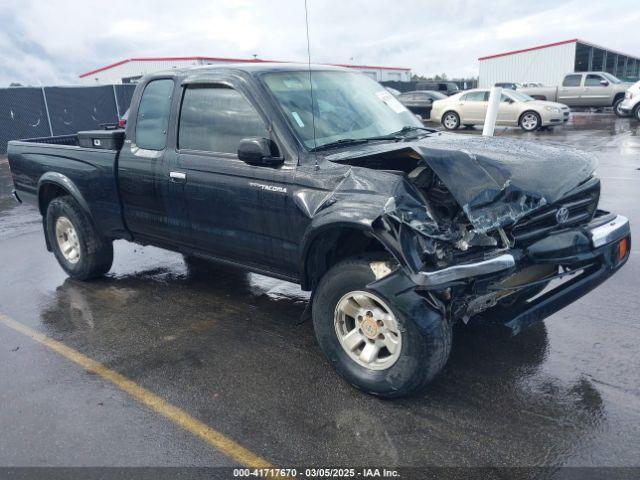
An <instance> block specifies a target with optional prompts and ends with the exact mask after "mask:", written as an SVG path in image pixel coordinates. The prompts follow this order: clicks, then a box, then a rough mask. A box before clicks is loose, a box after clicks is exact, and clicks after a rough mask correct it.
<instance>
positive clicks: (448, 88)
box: [415, 81, 460, 95]
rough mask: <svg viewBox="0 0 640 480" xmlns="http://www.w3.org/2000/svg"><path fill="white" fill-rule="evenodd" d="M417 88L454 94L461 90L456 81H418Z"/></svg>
mask: <svg viewBox="0 0 640 480" xmlns="http://www.w3.org/2000/svg"><path fill="white" fill-rule="evenodd" d="M415 88H416V90H431V91H433V92H440V93H443V94H445V95H454V94H456V93H458V92H459V91H460V89H459V88H458V85H457V84H456V83H455V82H446V81H443V82H418V83H416V87H415Z"/></svg>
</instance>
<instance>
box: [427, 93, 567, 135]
mask: <svg viewBox="0 0 640 480" xmlns="http://www.w3.org/2000/svg"><path fill="white" fill-rule="evenodd" d="M488 106H489V90H486V89H474V90H467V91H466V92H462V93H459V94H457V95H453V96H451V97H447V98H446V99H444V100H438V101H436V102H433V106H432V108H431V121H432V122H441V123H442V125H443V126H444V128H446V129H447V130H456V129H457V128H458V127H460V125H464V126H465V127H470V126H473V125H481V124H483V123H484V120H485V117H486V116H487V109H488ZM569 113H570V111H569V107H567V106H566V105H562V104H561V103H555V102H545V101H542V100H534V99H533V98H531V97H530V96H528V95H525V94H523V93H520V92H517V91H513V90H503V92H502V96H501V98H500V107H499V109H498V118H497V120H496V124H497V125H506V126H512V127H520V128H522V129H523V130H525V131H527V132H532V131H534V130H538V129H539V128H542V127H552V126H554V125H561V124H563V123H565V122H566V121H568V120H569Z"/></svg>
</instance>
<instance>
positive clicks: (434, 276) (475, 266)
mask: <svg viewBox="0 0 640 480" xmlns="http://www.w3.org/2000/svg"><path fill="white" fill-rule="evenodd" d="M515 266H516V260H515V258H514V257H513V255H511V254H509V253H505V254H503V255H500V256H498V257H495V258H490V259H489V260H482V261H480V262H475V263H466V264H462V265H454V266H452V267H448V268H443V269H442V270H434V271H433V272H419V273H418V274H417V275H414V278H413V281H414V282H415V283H417V284H418V285H420V286H423V287H433V286H435V285H443V284H446V283H449V282H453V281H455V280H460V279H462V278H469V277H478V276H480V275H487V274H489V273H496V272H500V271H502V270H508V269H510V268H513V267H515Z"/></svg>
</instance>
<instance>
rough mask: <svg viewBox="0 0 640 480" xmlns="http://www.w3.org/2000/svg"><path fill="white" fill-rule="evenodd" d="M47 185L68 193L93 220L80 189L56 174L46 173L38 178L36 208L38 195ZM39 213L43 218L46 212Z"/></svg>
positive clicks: (66, 178) (69, 180) (67, 178)
mask: <svg viewBox="0 0 640 480" xmlns="http://www.w3.org/2000/svg"><path fill="white" fill-rule="evenodd" d="M47 184H52V185H56V186H58V187H60V188H62V189H63V190H66V191H67V192H69V195H71V196H72V197H73V198H74V200H75V201H76V202H78V204H79V205H80V208H82V209H83V210H84V211H85V212H86V213H87V214H88V215H89V217H91V218H93V216H92V215H91V209H90V208H89V204H88V203H87V201H86V200H85V198H84V196H83V195H82V193H80V189H79V188H78V187H77V186H76V184H75V183H73V181H72V180H71V179H70V178H69V177H67V176H66V175H63V174H61V173H58V172H46V173H45V174H44V175H42V177H40V180H38V207H40V193H41V192H42V188H43V187H44V186H45V185H47ZM40 213H42V215H43V216H44V215H46V213H47V212H43V211H42V210H40Z"/></svg>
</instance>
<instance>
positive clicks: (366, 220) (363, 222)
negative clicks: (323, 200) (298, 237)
mask: <svg viewBox="0 0 640 480" xmlns="http://www.w3.org/2000/svg"><path fill="white" fill-rule="evenodd" d="M332 207H333V208H331V209H327V210H325V211H323V212H322V214H321V215H318V216H317V217H315V218H314V219H313V220H312V222H311V223H310V224H309V226H308V227H307V229H306V231H305V233H304V235H303V236H302V242H301V247H302V248H301V250H300V257H299V272H300V278H301V279H302V282H303V283H304V284H305V285H306V283H307V274H308V272H307V269H308V259H309V254H310V253H311V249H312V248H313V246H314V245H315V241H316V240H317V239H318V238H321V237H322V236H323V235H325V234H329V233H330V232H331V231H336V230H345V229H350V230H359V231H361V232H364V233H366V234H368V235H370V236H371V238H374V239H375V240H376V241H378V242H380V244H381V245H382V246H383V247H384V248H385V250H386V251H387V252H388V253H389V254H390V255H391V256H392V257H393V258H394V259H395V260H396V261H397V262H398V264H399V265H400V266H402V267H406V260H405V259H404V258H402V255H399V251H398V246H397V245H395V246H394V245H392V244H390V243H389V239H388V238H385V236H384V235H379V234H377V233H376V232H375V228H374V225H373V224H374V222H375V221H376V220H377V219H378V218H379V217H380V216H381V215H382V212H381V209H380V206H379V205H362V204H360V205H358V206H357V207H356V206H354V207H353V208H348V207H347V208H344V206H340V205H339V204H335V207H334V206H332Z"/></svg>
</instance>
